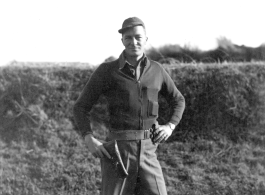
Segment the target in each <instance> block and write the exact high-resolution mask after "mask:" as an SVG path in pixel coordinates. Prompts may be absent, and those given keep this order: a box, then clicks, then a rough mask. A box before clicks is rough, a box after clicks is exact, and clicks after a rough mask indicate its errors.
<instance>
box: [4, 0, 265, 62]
mask: <svg viewBox="0 0 265 195" xmlns="http://www.w3.org/2000/svg"><path fill="white" fill-rule="evenodd" d="M132 16H137V17H139V18H141V19H142V20H143V21H144V23H145V25H146V28H147V35H148V37H149V40H148V47H159V46H162V45H165V44H179V45H181V46H183V45H185V44H186V45H190V46H193V47H198V48H200V49H202V50H208V49H213V48H215V47H216V39H217V38H220V37H221V36H224V37H226V38H228V39H230V40H231V41H232V42H233V43H235V44H238V45H242V44H244V45H246V46H251V47H258V46H260V45H261V44H262V43H265V22H264V19H265V1H264V0H133V1H126V0H0V65H3V64H7V63H8V62H10V61H12V60H16V61H45V62H47V61H49V62H88V63H90V64H93V65H97V64H99V63H101V62H103V61H104V60H105V59H106V58H108V57H109V56H115V57H118V56H119V55H120V53H121V52H122V50H123V45H122V43H121V40H120V39H121V35H120V34H119V33H118V29H120V28H121V26H122V22H123V20H124V19H126V18H128V17H132Z"/></svg>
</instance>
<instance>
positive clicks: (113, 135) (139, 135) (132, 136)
mask: <svg viewBox="0 0 265 195" xmlns="http://www.w3.org/2000/svg"><path fill="white" fill-rule="evenodd" d="M151 136H152V133H151V132H150V130H149V129H148V130H122V131H120V130H119V131H115V130H114V131H110V132H109V134H108V139H109V140H144V139H150V138H151Z"/></svg>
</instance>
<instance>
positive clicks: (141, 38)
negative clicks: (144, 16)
mask: <svg viewBox="0 0 265 195" xmlns="http://www.w3.org/2000/svg"><path fill="white" fill-rule="evenodd" d="M121 40H122V43H123V45H124V47H125V53H126V54H127V55H129V56H131V57H140V56H142V55H143V52H144V47H145V44H146V41H147V37H146V33H145V29H144V28H143V27H142V26H135V27H132V28H129V29H128V30H126V31H125V32H124V33H123V35H122V39H121Z"/></svg>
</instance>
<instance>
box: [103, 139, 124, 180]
mask: <svg viewBox="0 0 265 195" xmlns="http://www.w3.org/2000/svg"><path fill="white" fill-rule="evenodd" d="M103 146H104V148H105V149H106V150H107V151H108V153H109V154H110V156H111V159H109V158H107V159H108V160H110V161H111V163H112V165H113V168H114V169H115V171H116V173H117V174H118V176H119V177H126V176H127V175H128V172H127V170H126V168H125V167H124V164H123V162H122V159H121V155H120V151H119V148H118V144H117V141H116V140H112V141H109V142H106V143H103Z"/></svg>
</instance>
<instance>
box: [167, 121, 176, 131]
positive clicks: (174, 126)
mask: <svg viewBox="0 0 265 195" xmlns="http://www.w3.org/2000/svg"><path fill="white" fill-rule="evenodd" d="M167 126H169V128H170V129H171V130H172V131H174V129H175V128H176V125H174V124H173V123H170V122H168V123H167Z"/></svg>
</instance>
